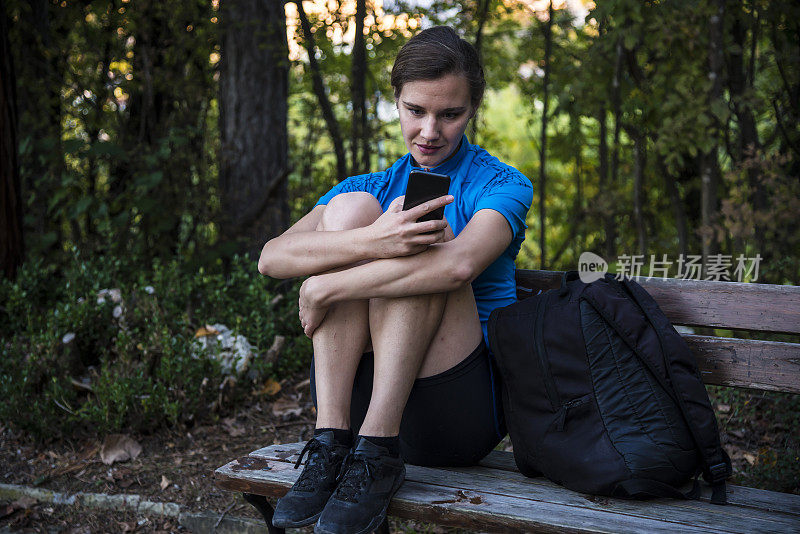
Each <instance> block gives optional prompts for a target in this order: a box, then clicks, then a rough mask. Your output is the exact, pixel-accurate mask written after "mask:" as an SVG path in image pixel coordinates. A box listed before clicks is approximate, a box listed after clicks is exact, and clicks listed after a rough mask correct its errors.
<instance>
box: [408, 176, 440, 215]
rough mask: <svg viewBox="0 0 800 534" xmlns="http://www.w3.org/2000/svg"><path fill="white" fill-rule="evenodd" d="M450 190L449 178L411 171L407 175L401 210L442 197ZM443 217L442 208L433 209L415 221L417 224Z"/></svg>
mask: <svg viewBox="0 0 800 534" xmlns="http://www.w3.org/2000/svg"><path fill="white" fill-rule="evenodd" d="M449 189H450V177H449V176H446V175H444V174H437V173H435V172H428V171H418V170H412V171H411V172H410V173H409V175H408V185H407V186H406V198H405V201H404V202H403V209H404V210H407V209H411V208H413V207H415V206H419V205H420V204H422V203H424V202H427V201H429V200H433V199H435V198H439V197H443V196H444V195H446V194H447V192H448V191H449ZM442 217H444V207H441V208H438V209H435V210H433V211H431V212H430V213H427V214H425V215H423V216H422V217H420V218H419V219H417V222H422V221H433V220H437V219H441V218H442Z"/></svg>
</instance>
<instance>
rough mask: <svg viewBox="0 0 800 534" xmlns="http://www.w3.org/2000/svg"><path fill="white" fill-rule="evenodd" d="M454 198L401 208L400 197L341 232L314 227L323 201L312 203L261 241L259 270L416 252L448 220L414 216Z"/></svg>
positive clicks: (328, 265)
mask: <svg viewBox="0 0 800 534" xmlns="http://www.w3.org/2000/svg"><path fill="white" fill-rule="evenodd" d="M452 201H453V197H452V196H449V195H448V196H444V197H441V198H437V199H435V200H432V201H430V202H426V203H425V204H423V205H420V206H417V207H415V208H412V209H410V210H407V211H403V210H402V208H403V197H398V198H397V199H395V200H394V201H393V202H392V204H391V205H390V206H389V208H388V209H387V210H386V212H385V213H383V215H381V216H380V217H378V219H377V220H376V221H375V222H374V223H372V224H371V225H369V226H365V227H363V228H355V229H352V230H341V231H318V230H317V228H318V227H319V224H320V222H321V221H322V218H323V214H324V212H325V208H326V206H324V205H322V206H316V207H315V208H314V209H312V210H311V211H310V212H309V213H308V214H306V215H305V216H304V217H303V218H302V219H300V220H299V221H297V222H296V223H295V224H294V225H292V227H291V228H289V229H288V230H286V231H285V232H284V233H283V234H281V235H280V236H278V237H276V238H273V239H271V240H269V241H268V242H267V243H266V244H265V245H264V247H263V248H262V250H261V257H260V258H259V260H258V271H259V272H260V273H261V274H263V275H266V276H271V277H273V278H290V277H293V276H308V275H313V274H318V273H322V272H326V271H329V270H331V269H336V268H338V267H343V266H347V265H351V264H354V263H357V262H361V261H365V260H372V259H376V258H393V257H396V256H406V255H410V254H417V253H419V252H421V251H423V250H425V249H426V248H427V247H428V246H429V245H431V244H432V243H435V242H436V241H438V240H440V239H441V233H442V232H443V230H444V226H445V225H446V223H445V222H444V221H426V222H422V223H417V222H416V220H417V219H419V218H420V217H422V216H423V215H425V214H426V213H428V212H430V211H433V210H435V209H437V208H440V207H442V206H445V205H447V204H449V203H450V202H452Z"/></svg>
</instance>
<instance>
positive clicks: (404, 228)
mask: <svg viewBox="0 0 800 534" xmlns="http://www.w3.org/2000/svg"><path fill="white" fill-rule="evenodd" d="M404 199H405V197H402V196H401V197H397V198H396V199H394V200H393V201H392V203H391V204H390V205H389V207H388V208H387V209H386V211H385V212H384V213H383V215H381V216H380V217H378V219H377V220H376V221H375V222H374V223H372V224H371V225H370V226H368V227H367V228H368V229H369V231H370V232H371V235H372V239H373V241H374V243H375V257H376V258H396V257H398V256H410V255H412V254H418V253H420V252H422V251H424V250H425V249H426V248H428V246H430V245H432V244H434V243H438V242H440V241H442V240H443V239H444V229H445V228H446V227H447V221H446V220H444V219H441V220H438V221H424V222H419V223H418V222H417V219H419V218H420V217H422V216H423V215H425V214H426V213H429V212H431V211H434V210H435V209H437V208H441V207H443V206H446V205H447V204H450V203H451V202H453V200H454V198H453V196H452V195H445V196H443V197H439V198H436V199H434V200H431V201H429V202H425V203H423V204H420V205H419V206H416V207H414V208H411V209H409V210H406V211H403V200H404Z"/></svg>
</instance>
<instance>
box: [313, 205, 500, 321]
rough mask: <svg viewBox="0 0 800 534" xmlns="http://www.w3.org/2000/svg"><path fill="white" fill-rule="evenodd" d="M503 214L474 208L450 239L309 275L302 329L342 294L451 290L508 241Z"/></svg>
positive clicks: (469, 279)
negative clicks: (413, 252)
mask: <svg viewBox="0 0 800 534" xmlns="http://www.w3.org/2000/svg"><path fill="white" fill-rule="evenodd" d="M512 238H513V235H512V233H511V228H510V226H509V224H508V222H507V221H506V219H505V217H503V215H501V214H500V213H498V212H497V211H494V210H492V209H484V210H480V211H478V212H477V213H476V214H475V215H474V216H473V217H472V219H471V220H470V222H469V223H468V224H467V226H466V227H465V228H464V229H463V230H462V231H461V233H460V234H459V235H458V237H456V238H455V239H453V240H451V241H447V242H445V243H437V244H435V245H432V246H430V247H428V249H427V250H425V251H424V252H421V253H419V254H416V255H413V256H406V257H397V258H390V259H381V260H376V261H373V262H370V263H367V264H364V265H359V266H357V267H353V268H351V269H345V270H342V271H338V272H334V273H327V274H321V275H318V276H312V277H311V278H309V279H308V280H306V281H305V283H304V284H303V286H302V287H301V289H300V314H301V320H303V322H304V324H305V332H306V334H307V335H309V336H310V335H311V333H312V332H313V331H314V329H316V327H317V326H318V325H319V324H320V323H321V322H322V319H323V318H324V317H325V313H326V311H327V308H328V306H330V305H331V304H333V303H335V302H341V301H346V300H357V299H367V298H375V297H388V298H391V297H402V296H409V295H422V294H428V293H442V292H450V291H454V290H456V289H458V288H460V287H462V286H464V285H466V284H469V283H471V282H472V280H474V279H475V278H476V277H477V276H478V275H479V274H480V273H482V272H483V271H484V269H486V267H488V266H489V264H491V263H492V262H493V261H494V260H495V259H497V257H498V256H500V254H502V252H503V251H504V250H505V249H506V247H508V245H509V243H511V239H512Z"/></svg>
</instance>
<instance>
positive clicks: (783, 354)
mask: <svg viewBox="0 0 800 534" xmlns="http://www.w3.org/2000/svg"><path fill="white" fill-rule="evenodd" d="M683 338H684V339H685V340H686V342H687V343H688V345H689V347H690V348H691V349H692V352H694V354H695V356H697V365H698V367H699V368H700V374H701V375H702V377H703V381H704V382H705V383H706V384H715V385H721V386H736V387H746V388H755V389H764V390H769V391H786V392H789V393H800V343H781V342H778V341H758V340H752V339H735V338H722V337H711V336H696V335H684V336H683Z"/></svg>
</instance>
